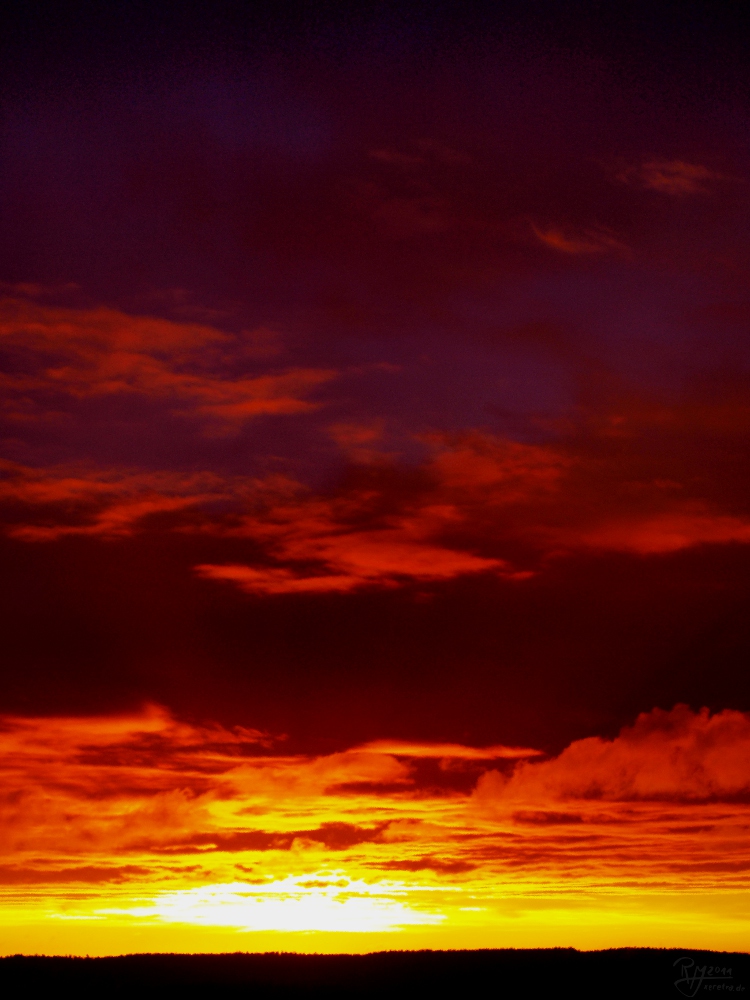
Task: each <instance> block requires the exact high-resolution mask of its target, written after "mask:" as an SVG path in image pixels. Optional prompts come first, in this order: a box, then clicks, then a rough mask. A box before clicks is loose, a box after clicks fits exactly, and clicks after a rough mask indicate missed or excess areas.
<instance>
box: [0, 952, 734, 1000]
mask: <svg viewBox="0 0 750 1000" xmlns="http://www.w3.org/2000/svg"><path fill="white" fill-rule="evenodd" d="M727 993H731V994H733V995H736V994H739V995H744V996H746V997H747V998H748V1000H750V955H749V954H744V953H736V952H735V953H730V952H708V951H692V950H689V949H686V950H684V951H674V950H671V949H651V948H620V949H616V950H611V951H594V952H580V951H576V950H575V949H573V948H554V949H539V950H513V949H506V950H492V951H490V950H483V951H413V952H409V951H402V952H399V951H388V952H380V953H378V954H372V955H285V954H265V955H249V954H236V955H124V956H121V957H117V958H47V957H43V956H24V955H15V956H12V957H10V958H2V959H0V997H25V996H45V995H47V996H57V995H60V996H79V997H88V996H92V997H94V996H96V997H102V998H103V1000H108V998H109V997H114V996H128V997H134V998H136V1000H138V997H139V996H143V997H145V996H152V995H153V996H160V997H171V996H176V997H182V996H205V997H386V998H388V997H390V996H394V995H396V996H403V995H406V996H411V997H415V998H417V997H422V996H425V997H430V996H435V995H437V996H452V997H493V998H494V997H597V998H599V997H601V998H603V1000H604V998H608V997H632V998H634V1000H642V998H650V997H674V998H678V997H680V996H689V997H692V996H698V997H707V996H709V995H711V996H717V995H718V996H725V995H727Z"/></svg>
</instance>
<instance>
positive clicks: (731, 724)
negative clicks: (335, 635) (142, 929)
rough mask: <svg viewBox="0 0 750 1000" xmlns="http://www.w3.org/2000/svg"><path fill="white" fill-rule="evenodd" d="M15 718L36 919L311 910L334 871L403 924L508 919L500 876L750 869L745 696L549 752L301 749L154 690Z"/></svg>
mask: <svg viewBox="0 0 750 1000" xmlns="http://www.w3.org/2000/svg"><path fill="white" fill-rule="evenodd" d="M1 738H2V755H3V762H4V763H3V784H4V796H3V804H2V816H1V817H0V818H1V819H2V831H3V832H2V853H3V861H2V863H1V864H0V881H1V882H2V883H3V885H4V887H5V888H4V890H3V895H4V905H5V907H6V909H7V908H10V909H9V912H10V913H13V912H15V913H16V914H17V916H18V918H19V919H22V918H23V916H24V913H25V912H26V911H27V909H28V908H29V907H31V908H33V906H34V905H35V903H34V901H35V900H36V899H37V898H39V895H40V894H45V895H46V897H47V900H48V902H47V905H48V907H50V906H51V907H52V910H51V911H50V912H54V910H55V907H56V906H57V907H62V909H61V910H59V912H65V913H68V914H75V913H78V914H80V915H81V916H84V917H85V916H86V915H88V916H89V917H91V916H94V917H95V916H96V915H97V914H103V913H105V912H109V913H111V914H114V913H117V914H119V916H118V918H117V919H119V920H120V921H123V920H125V921H127V920H128V919H130V920H136V919H137V920H140V921H143V920H144V919H145V920H147V921H155V922H157V923H159V922H163V921H166V922H170V921H171V922H174V921H178V922H180V921H182V922H185V921H187V922H188V923H189V922H191V921H198V922H201V921H208V922H209V923H211V922H212V921H213V922H218V923H220V924H223V925H224V926H235V927H238V928H243V927H244V928H255V929H263V928H267V929H268V928H273V927H278V928H279V929H283V928H285V927H286V929H292V930H294V929H295V927H296V928H297V929H303V928H304V926H305V924H304V920H302V918H301V917H300V915H299V914H298V913H297V909H298V908H299V906H300V905H303V904H304V905H306V906H308V907H310V906H313V909H314V905H313V904H314V902H315V899H317V895H316V894H318V895H319V894H320V893H321V892H324V895H325V894H326V893H327V895H325V898H326V899H328V903H331V902H332V900H331V899H330V896H331V893H332V894H333V899H334V900H335V899H336V898H337V897H339V896H340V895H341V894H342V893H343V894H344V896H343V897H342V898H341V900H340V901H342V902H343V901H344V897H345V898H346V899H351V900H355V899H358V900H360V903H362V901H363V900H364V901H367V900H369V902H368V903H367V904H366V905H365V904H362V905H363V906H364V911H363V912H361V913H359V915H358V917H357V919H353V921H352V923H351V925H350V927H349V929H350V930H351V931H357V930H359V931H365V930H368V928H369V929H372V928H373V927H377V928H379V929H381V930H383V929H387V928H389V927H390V929H391V930H397V929H398V928H399V927H406V926H409V925H410V924H414V923H416V924H420V923H422V924H430V923H436V922H437V923H441V922H442V923H445V922H446V921H447V922H448V923H446V927H447V926H449V925H450V923H451V922H454V923H455V922H456V921H458V924H456V926H458V925H460V921H461V918H460V914H461V912H462V909H461V908H462V907H467V906H468V907H469V911H471V912H475V913H480V912H481V913H482V914H483V915H484V916H483V920H484V921H485V923H486V924H488V925H490V926H491V925H492V923H493V920H500V916H499V911H498V912H497V913H496V915H495V916H493V913H495V912H496V908H497V906H498V904H499V902H500V898H501V896H502V894H503V892H506V893H507V892H510V893H511V894H512V895H513V896H515V897H517V898H521V897H523V896H524V894H529V893H531V894H532V895H533V894H536V895H540V896H541V897H542V898H543V897H545V896H548V897H550V898H554V897H556V896H559V895H560V894H561V893H562V894H564V895H566V896H568V897H570V898H571V899H574V898H576V897H581V898H583V897H585V895H586V893H587V892H588V887H589V885H590V884H591V883H592V881H595V883H596V884H597V885H598V886H599V891H602V890H603V889H604V887H608V891H610V892H612V891H616V890H617V888H618V887H620V888H621V889H625V888H627V889H628V891H629V892H630V893H631V895H634V896H636V895H638V894H639V893H641V894H643V893H646V894H648V893H649V892H654V891H656V892H663V891H664V890H665V889H666V888H667V887H669V888H670V889H672V890H682V889H686V888H688V887H689V885H690V884H697V883H698V882H699V883H700V885H701V886H702V887H703V890H704V891H707V890H709V889H710V891H711V892H713V893H728V894H730V895H731V893H733V892H736V891H739V890H744V891H746V890H747V878H748V872H749V871H750V853H749V852H748V847H747V838H746V836H745V835H744V833H743V831H744V830H745V828H746V826H747V823H748V809H749V808H750V783H749V779H748V775H749V774H750V767H749V766H748V764H749V763H750V762H749V760H748V754H749V753H750V717H748V716H747V715H744V714H742V713H740V712H734V711H728V710H727V711H723V712H720V713H718V714H715V715H711V714H710V713H709V712H708V710H703V711H701V712H700V713H694V712H691V711H690V710H689V709H688V708H687V707H686V706H682V705H680V706H677V707H675V708H674V709H673V710H672V711H670V712H666V711H663V710H660V709H654V710H653V711H652V712H650V713H645V714H643V715H641V716H639V717H638V719H637V720H636V721H635V723H634V724H633V725H632V726H628V727H626V728H625V729H623V731H622V732H621V733H620V734H619V736H617V737H616V738H614V739H611V740H604V739H601V738H599V737H592V738H588V739H583V740H579V741H576V742H574V743H572V744H571V745H570V746H569V747H567V748H566V749H565V750H564V751H563V752H562V753H561V754H559V755H558V756H556V757H552V758H544V755H541V759H538V758H539V757H540V755H539V754H538V753H536V752H535V751H534V750H532V749H525V748H515V747H505V746H495V747H488V748H475V747H466V746H460V745H438V744H418V743H405V742H398V741H378V742H376V743H371V744H368V745H364V746H360V747H353V748H351V749H349V750H347V751H345V752H341V753H336V754H331V755H324V756H318V757H309V756H299V755H284V753H283V746H284V741H283V739H281V740H280V739H279V738H274V737H272V736H270V735H268V734H264V733H261V732H258V731H256V730H248V729H242V728H236V729H233V730H229V729H227V728H225V727H222V726H219V725H210V726H209V725H202V726H198V725H194V724H188V723H185V722H180V721H177V720H175V719H174V718H173V717H171V716H170V714H169V713H168V712H166V711H165V710H163V709H160V708H157V707H150V708H147V709H146V710H144V711H143V712H141V713H138V714H132V715H129V716H120V717H99V718H58V719H31V718H5V719H4V720H3V722H2V737H1ZM420 762H422V763H420ZM425 762H432V763H431V764H430V767H428V768H426V769H425V767H424V763H425ZM499 765H501V767H500V769H498V767H499ZM321 873H322V874H321ZM396 875H398V881H397V882H394V881H393V878H394V877H395V876H396ZM83 887H85V889H84V888H83ZM500 887H503V888H502V889H501V888H500ZM311 894H312V895H311ZM230 897H231V898H230ZM243 898H244V899H246V900H247V903H246V904H245V905H241V903H242V899H243ZM282 899H286V900H287V901H290V900H292V901H294V900H296V901H297V902H296V903H294V902H293V903H292V905H290V907H289V908H287V910H284V909H283V908H282V910H280V911H279V910H278V909H277V904H278V903H279V902H280V900H282ZM113 900H116V904H115V909H112V906H113ZM201 900H202V902H201ZM305 900H307V902H306V903H305V902H304V901H305ZM55 901H56V902H55ZM227 901H229V902H230V903H232V905H230V906H225V905H224V904H225V903H227ZM318 903H320V900H318ZM328 903H326V904H325V905H326V906H327V905H328ZM396 903H398V905H395V904H396ZM579 905H580V904H579ZM352 906H353V904H352V905H351V906H350V907H349V909H348V910H347V912H349V910H351V909H352ZM372 906H374V907H375V910H374V911H373V910H372ZM472 907H473V908H474V909H473V910H472ZM108 908H109V909H108ZM378 908H380V909H378ZM353 909H354V910H356V909H357V907H356V906H353ZM469 911H466V912H469ZM334 912H337V911H336V910H335V908H334ZM342 912H343V911H342ZM284 913H286V914H287V915H288V917H289V920H291V924H290V923H289V922H287V923H286V924H285V923H284V921H283V920H282V922H281V923H280V924H279V923H278V921H279V920H281V919H282V918H281V915H283V914H284ZM201 914H202V915H201ZM222 914H223V916H222ZM295 914H296V916H295ZM373 914H375V915H377V914H379V916H378V919H377V920H375V916H374V915H373ZM292 918H294V919H292ZM308 919H312V917H311V916H310V917H309V918H308ZM321 919H322V917H321V916H320V913H318V921H320V920H321ZM295 920H298V921H299V920H302V923H300V924H299V926H297V925H295V924H294V921H295ZM373 921H374V922H373ZM313 924H314V920H313ZM325 925H326V922H325V921H323V924H320V922H319V923H318V924H317V925H315V927H316V929H317V930H325V929H326V926H325ZM336 928H338V929H339V930H341V929H344V927H343V925H342V924H341V923H335V924H334V925H331V926H330V927H329V929H336Z"/></svg>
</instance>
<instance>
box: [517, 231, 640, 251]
mask: <svg viewBox="0 0 750 1000" xmlns="http://www.w3.org/2000/svg"><path fill="white" fill-rule="evenodd" d="M531 228H532V229H533V231H534V235H535V236H536V237H537V239H538V240H540V241H541V242H542V243H544V244H545V246H548V247H550V249H552V250H560V251H561V252H562V253H567V254H597V253H610V252H611V251H613V250H627V247H626V246H625V245H624V244H623V243H621V242H620V241H619V240H618V239H616V238H615V237H614V236H613V235H612V234H611V233H608V232H606V231H604V230H600V229H584V230H581V231H579V232H578V231H577V232H564V231H563V230H562V229H560V228H558V227H556V226H550V227H548V228H546V229H540V228H539V227H538V226H535V225H532V227H531Z"/></svg>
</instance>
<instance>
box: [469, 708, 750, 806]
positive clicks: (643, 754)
mask: <svg viewBox="0 0 750 1000" xmlns="http://www.w3.org/2000/svg"><path fill="white" fill-rule="evenodd" d="M475 794H476V798H477V800H478V801H480V802H481V801H495V802H497V803H506V802H507V803H515V804H517V803H518V802H520V801H523V802H537V803H545V804H546V803H559V802H576V801H584V802H592V801H593V802H620V803H621V802H641V801H652V802H654V801H655V802H685V803H691V802H711V801H718V802H721V801H729V802H731V801H734V800H736V799H738V798H739V799H743V800H745V801H750V715H748V714H745V713H743V712H737V711H733V710H730V709H725V710H724V711H723V712H719V713H717V714H715V715H711V714H710V713H709V711H708V709H706V708H704V709H702V710H701V711H700V712H699V713H697V714H696V713H694V712H692V711H691V710H690V709H689V708H688V707H687V706H686V705H677V706H676V707H675V708H673V709H672V710H671V711H670V712H665V711H663V710H662V709H658V708H655V709H653V710H652V711H651V712H647V713H643V714H642V715H639V716H638V718H637V719H636V721H635V723H634V725H632V726H629V727H626V728H624V729H623V730H622V731H621V733H620V735H619V736H617V737H616V738H615V739H613V740H606V739H602V738H601V737H598V736H592V737H590V738H589V739H584V740H577V741H576V742H575V743H572V744H571V745H570V746H569V747H567V749H565V750H564V751H563V752H562V753H561V754H560V755H559V756H558V757H555V758H554V759H553V760H548V761H543V762H541V763H527V762H523V763H521V764H519V766H518V767H517V768H516V770H515V771H514V773H513V775H512V776H511V777H510V778H507V777H505V776H503V775H500V774H498V773H496V772H495V773H492V772H490V773H488V774H486V775H484V776H483V777H482V778H481V779H480V781H479V784H478V787H477V790H476V793H475ZM539 815H541V816H542V817H544V816H545V815H549V814H544V813H542V814H539ZM551 815H552V816H558V815H559V813H553V814H551ZM541 821H542V822H543V821H544V818H543V819H542V820H541Z"/></svg>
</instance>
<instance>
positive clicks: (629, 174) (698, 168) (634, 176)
mask: <svg viewBox="0 0 750 1000" xmlns="http://www.w3.org/2000/svg"><path fill="white" fill-rule="evenodd" d="M618 179H619V180H621V181H624V182H625V183H626V184H632V185H634V186H636V187H642V188H646V189H648V190H650V191H659V192H661V193H662V194H668V195H672V196H676V197H680V196H684V195H691V194H708V193H709V192H710V190H711V182H714V181H721V180H726V179H727V178H726V177H725V176H724V175H723V174H720V173H717V172H716V171H715V170H709V168H708V167H704V166H702V165H701V164H700V163H686V162H685V161H684V160H650V161H648V162H647V163H643V164H641V166H639V167H631V168H629V169H628V170H625V171H623V172H622V173H621V174H619V175H618Z"/></svg>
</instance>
